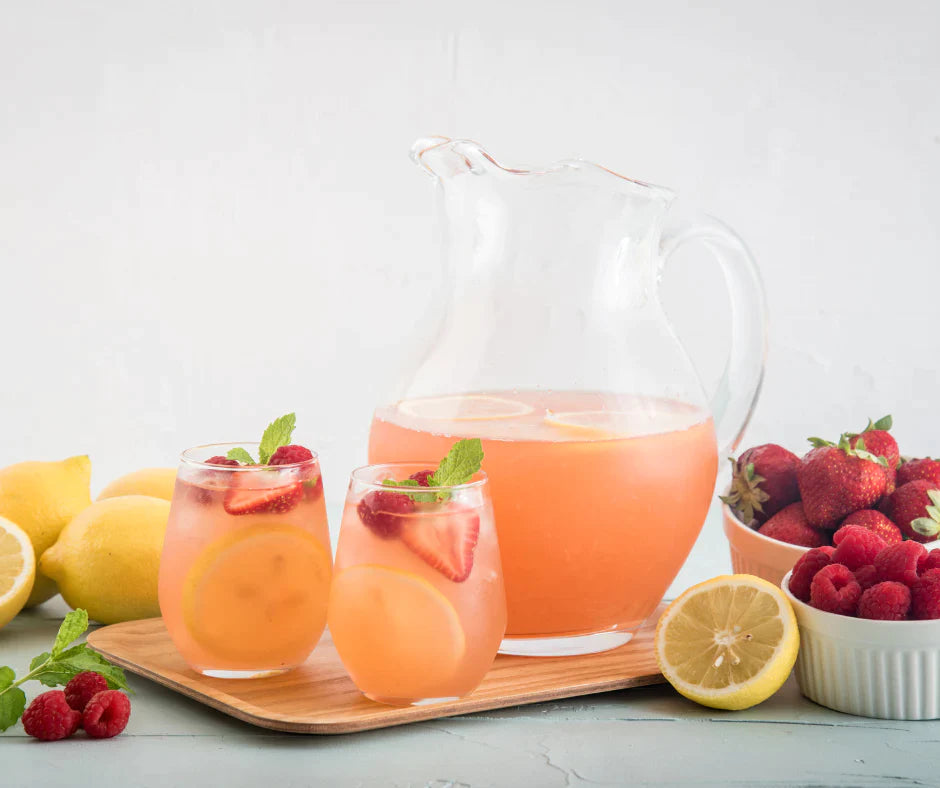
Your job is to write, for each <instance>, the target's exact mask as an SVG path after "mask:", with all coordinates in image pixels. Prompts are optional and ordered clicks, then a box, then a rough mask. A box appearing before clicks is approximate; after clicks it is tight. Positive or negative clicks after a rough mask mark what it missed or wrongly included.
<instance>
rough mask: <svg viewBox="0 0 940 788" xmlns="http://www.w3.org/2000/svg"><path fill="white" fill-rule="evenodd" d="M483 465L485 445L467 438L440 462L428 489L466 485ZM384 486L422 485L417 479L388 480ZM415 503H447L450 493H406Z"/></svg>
mask: <svg viewBox="0 0 940 788" xmlns="http://www.w3.org/2000/svg"><path fill="white" fill-rule="evenodd" d="M482 463H483V444H482V443H481V442H480V439H479V438H465V439H463V440H459V441H457V442H456V443H455V444H454V445H453V446H451V447H450V451H449V452H448V453H447V456H446V457H445V458H444V459H443V460H441V461H440V463H439V464H438V466H437V470H436V471H434V473H432V474H431V475H430V476H429V477H428V484H427V486H428V487H456V486H457V485H458V484H466V483H467V482H468V481H470V480H471V479H472V478H473V476H474V474H475V473H477V472H478V471H479V470H480V466H481V464H482ZM382 484H383V485H384V486H385V487H417V488H419V489H420V488H421V486H422V485H421V484H419V483H418V481H417V480H416V479H402V480H401V481H396V480H395V479H386V480H385V481H384V482H382ZM405 495H407V496H408V497H409V498H411V499H412V500H413V501H420V502H424V503H430V502H431V501H438V502H442V501H446V500H448V499H449V498H450V493H449V492H447V491H446V490H441V491H439V492H433V493H422V492H406V493H405Z"/></svg>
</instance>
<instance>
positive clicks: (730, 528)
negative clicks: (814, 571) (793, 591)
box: [721, 504, 809, 586]
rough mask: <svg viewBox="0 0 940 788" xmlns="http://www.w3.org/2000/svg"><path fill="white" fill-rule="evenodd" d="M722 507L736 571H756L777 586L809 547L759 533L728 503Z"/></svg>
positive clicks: (733, 567)
mask: <svg viewBox="0 0 940 788" xmlns="http://www.w3.org/2000/svg"><path fill="white" fill-rule="evenodd" d="M721 508H722V512H723V513H724V528H725V536H727V537H728V546H729V547H730V548H731V568H732V569H734V572H735V574H746V575H757V576H758V577H762V578H763V579H764V580H767V581H769V582H771V583H773V584H774V585H775V586H779V585H780V581H781V580H783V576H784V575H785V574H786V573H787V572H789V571H790V570H791V569H792V568H793V565H794V564H795V563H796V562H797V561H798V560H799V558H800V556H801V555H803V553H805V552H806V551H807V550H808V549H809V548H808V547H800V546H799V545H795V544H787V543H786V542H780V541H778V540H776V539H771V538H770V537H769V536H762V535H761V534H759V533H757V531H755V530H753V529H751V528H748V527H747V526H746V525H745V524H744V523H742V522H741V521H740V520H739V519H738V518H737V517H735V516H734V514H733V513H732V511H731V509H730V507H729V506H728V505H727V504H724V505H722V507H721Z"/></svg>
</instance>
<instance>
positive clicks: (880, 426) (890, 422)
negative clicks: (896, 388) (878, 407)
mask: <svg viewBox="0 0 940 788" xmlns="http://www.w3.org/2000/svg"><path fill="white" fill-rule="evenodd" d="M868 424H869V426H868V427H866V428H865V431H866V432H868V431H869V430H871V429H876V430H885V431H887V430H890V429H891V427H893V426H894V419H893V418H891V416H890V414H889V415H887V416H882V417H881V418H880V419H878V421H876V422H875V423H874V424H872V423H871V419H869V420H868Z"/></svg>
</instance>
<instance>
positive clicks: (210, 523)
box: [159, 444, 332, 678]
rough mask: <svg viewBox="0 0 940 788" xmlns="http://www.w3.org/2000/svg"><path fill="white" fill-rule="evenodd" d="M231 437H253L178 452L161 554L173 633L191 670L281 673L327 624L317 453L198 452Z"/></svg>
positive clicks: (230, 674)
mask: <svg viewBox="0 0 940 788" xmlns="http://www.w3.org/2000/svg"><path fill="white" fill-rule="evenodd" d="M236 445H237V446H239V447H247V448H249V449H253V450H255V451H256V450H257V446H258V444H225V445H222V444H219V445H214V446H206V447H199V448H197V449H190V450H189V451H187V452H185V453H184V454H183V457H182V462H181V465H180V468H179V471H178V474H177V479H176V488H175V490H174V493H173V502H172V505H171V507H170V519H169V523H168V525H167V531H166V539H165V541H164V545H163V555H162V558H161V561H160V581H159V597H160V610H161V611H162V613H163V621H164V623H165V624H166V628H167V630H168V632H169V634H170V637H171V638H172V640H173V642H174V644H175V645H176V647H177V648H178V649H179V651H180V653H181V654H182V656H183V658H184V659H185V660H186V661H187V662H188V663H189V664H190V665H191V666H192V668H193V669H194V670H196V671H199V672H200V673H203V674H205V675H207V676H216V677H221V678H249V677H255V676H262V675H268V674H273V673H280V672H283V671H286V670H289V669H290V668H293V667H296V666H297V665H299V664H300V663H302V662H303V661H304V660H305V659H306V658H307V656H308V655H309V654H310V652H311V651H312V650H313V648H314V646H315V645H316V644H317V641H318V640H319V639H320V636H321V635H322V634H323V630H324V627H325V626H326V610H327V599H328V596H329V585H330V578H331V565H332V561H331V556H330V536H329V530H328V527H327V519H326V508H325V505H324V502H323V481H322V478H321V476H320V466H319V463H318V462H317V459H316V456H314V457H313V458H312V459H310V460H307V461H304V462H299V463H291V464H286V465H277V466H254V465H242V466H239V467H226V466H219V465H210V464H206V463H205V462H204V460H206V459H208V458H210V457H212V456H213V455H222V456H224V455H225V454H226V451H227V450H228V449H230V448H233V447H235V446H236ZM255 456H257V454H256V455H255Z"/></svg>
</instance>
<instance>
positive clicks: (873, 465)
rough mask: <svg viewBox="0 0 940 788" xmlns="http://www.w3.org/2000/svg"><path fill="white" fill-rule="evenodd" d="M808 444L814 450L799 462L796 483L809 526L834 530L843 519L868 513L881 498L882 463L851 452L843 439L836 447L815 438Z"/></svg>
mask: <svg viewBox="0 0 940 788" xmlns="http://www.w3.org/2000/svg"><path fill="white" fill-rule="evenodd" d="M810 443H812V444H813V445H814V446H815V447H816V448H814V449H812V450H811V451H810V452H809V453H808V454H807V455H806V456H805V457H804V458H803V460H802V461H801V463H800V468H799V470H798V471H797V483H798V484H799V487H800V496H801V497H802V499H803V509H804V510H805V512H806V519H807V521H808V522H809V524H810V525H811V526H813V527H814V528H826V529H830V530H831V529H834V528H835V527H836V526H838V524H839V523H840V522H841V521H842V519H843V518H844V517H845V516H846V515H849V514H851V513H852V512H857V511H858V510H859V509H870V508H871V507H872V506H873V505H874V504H876V503H877V502H878V500H879V499H880V498H881V496H882V495H884V492H885V488H886V487H887V483H888V479H887V474H886V473H885V464H886V461H884V460H881V461H879V460H877V459H875V458H873V457H872V455H870V454H868V453H867V452H865V451H864V450H861V449H853V448H852V447H851V446H850V445H849V439H848V436H846V435H843V436H842V437H841V438H840V439H839V445H838V446H836V445H834V444H832V443H829V442H828V441H823V440H820V439H819V438H811V439H810ZM892 519H894V518H892ZM895 522H896V521H895Z"/></svg>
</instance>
